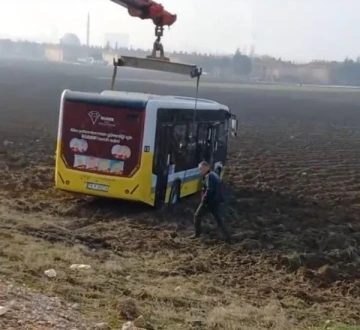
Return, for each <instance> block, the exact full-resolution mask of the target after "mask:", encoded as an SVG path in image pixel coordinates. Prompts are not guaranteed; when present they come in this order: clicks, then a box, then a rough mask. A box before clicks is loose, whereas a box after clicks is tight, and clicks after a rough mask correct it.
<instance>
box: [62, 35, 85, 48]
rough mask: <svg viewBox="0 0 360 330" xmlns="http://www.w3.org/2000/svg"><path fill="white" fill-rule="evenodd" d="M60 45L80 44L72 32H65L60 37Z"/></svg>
mask: <svg viewBox="0 0 360 330" xmlns="http://www.w3.org/2000/svg"><path fill="white" fill-rule="evenodd" d="M60 45H66V46H81V42H80V39H79V37H78V36H77V35H76V34H74V33H66V34H65V35H64V36H63V37H62V38H61V39H60Z"/></svg>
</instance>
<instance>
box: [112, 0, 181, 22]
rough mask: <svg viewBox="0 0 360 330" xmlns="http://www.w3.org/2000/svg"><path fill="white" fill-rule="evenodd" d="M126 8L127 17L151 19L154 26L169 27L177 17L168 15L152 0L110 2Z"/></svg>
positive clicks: (113, 0) (118, 0) (116, 0)
mask: <svg viewBox="0 0 360 330" xmlns="http://www.w3.org/2000/svg"><path fill="white" fill-rule="evenodd" d="M111 1H112V2H115V3H116V4H118V5H120V6H123V7H125V8H127V10H128V12H129V15H130V16H132V17H138V18H140V19H143V20H144V19H151V20H152V21H153V23H154V24H155V25H156V26H171V25H173V24H174V23H175V22H176V19H177V15H174V14H171V13H169V12H168V11H167V10H165V9H164V6H163V5H161V4H159V3H157V2H155V1H152V0H111Z"/></svg>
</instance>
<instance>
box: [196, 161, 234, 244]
mask: <svg viewBox="0 0 360 330" xmlns="http://www.w3.org/2000/svg"><path fill="white" fill-rule="evenodd" d="M199 170H200V173H201V175H202V176H203V179H202V180H203V181H202V184H203V187H202V198H201V203H200V204H199V206H198V208H197V210H196V212H195V214H194V226H195V235H193V236H192V238H198V237H200V235H201V220H202V217H203V216H204V215H205V214H207V213H211V214H212V216H213V217H214V219H215V220H216V223H217V225H218V227H219V228H220V229H221V230H222V232H223V234H224V236H225V240H226V242H228V243H230V242H231V236H230V234H229V232H228V230H227V228H226V226H225V224H224V222H223V219H222V217H221V203H222V202H223V201H224V196H223V190H222V182H221V179H220V177H219V176H218V175H217V174H216V173H215V172H213V171H211V168H210V164H209V163H208V162H205V161H203V162H201V163H200V164H199Z"/></svg>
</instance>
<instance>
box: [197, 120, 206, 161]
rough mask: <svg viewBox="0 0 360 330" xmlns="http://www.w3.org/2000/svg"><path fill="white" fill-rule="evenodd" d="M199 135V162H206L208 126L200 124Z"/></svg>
mask: <svg viewBox="0 0 360 330" xmlns="http://www.w3.org/2000/svg"><path fill="white" fill-rule="evenodd" d="M197 131H198V134H197V162H198V163H199V162H201V161H203V160H206V150H207V147H206V145H207V135H208V130H207V126H206V124H203V123H199V124H198V130H197Z"/></svg>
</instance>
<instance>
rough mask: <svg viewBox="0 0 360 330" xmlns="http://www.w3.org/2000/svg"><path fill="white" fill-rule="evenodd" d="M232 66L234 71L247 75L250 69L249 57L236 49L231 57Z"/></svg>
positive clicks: (240, 74)
mask: <svg viewBox="0 0 360 330" xmlns="http://www.w3.org/2000/svg"><path fill="white" fill-rule="evenodd" d="M232 66H233V70H234V73H235V74H236V75H239V76H242V75H248V74H250V73H251V71H252V61H251V58H250V57H248V56H246V55H243V54H241V52H240V50H239V49H237V50H236V52H235V54H234V56H233V58H232Z"/></svg>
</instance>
